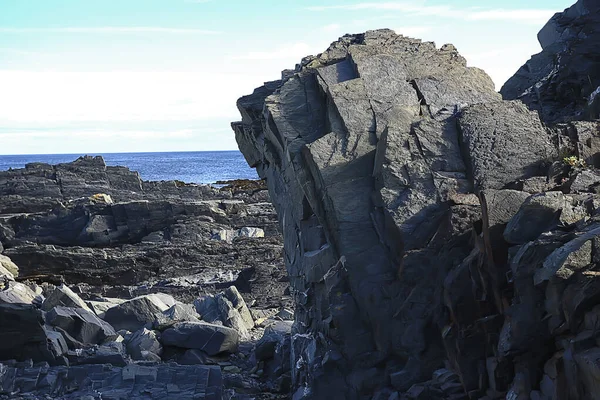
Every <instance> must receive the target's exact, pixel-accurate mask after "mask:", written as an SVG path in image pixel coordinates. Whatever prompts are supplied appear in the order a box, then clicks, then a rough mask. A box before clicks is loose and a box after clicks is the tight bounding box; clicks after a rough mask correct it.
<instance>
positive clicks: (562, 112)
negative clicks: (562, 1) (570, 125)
mask: <svg viewBox="0 0 600 400" xmlns="http://www.w3.org/2000/svg"><path fill="white" fill-rule="evenodd" d="M599 24H600V3H599V2H598V1H597V0H579V1H577V3H576V4H575V5H573V6H572V7H570V8H568V9H567V10H565V11H564V12H562V13H557V14H556V15H554V17H552V19H551V20H550V21H548V23H547V24H546V26H544V28H543V29H542V30H541V31H540V33H539V34H538V40H539V42H540V44H541V45H542V49H543V50H542V52H541V53H539V54H536V55H534V56H533V57H532V58H531V60H529V61H528V62H527V63H526V64H525V65H523V66H522V67H521V69H519V71H518V72H517V73H516V74H515V75H514V76H513V77H512V78H511V79H509V80H508V81H507V82H506V83H505V84H504V86H503V87H502V90H501V91H500V92H501V93H502V96H503V97H504V98H505V99H521V100H522V101H523V102H524V103H525V104H527V105H528V106H529V107H530V108H531V109H533V110H539V111H540V115H541V116H542V119H543V120H544V121H547V122H551V123H554V122H570V121H572V120H589V119H597V118H599V117H600V57H599V56H598V46H600V31H598V25H599Z"/></svg>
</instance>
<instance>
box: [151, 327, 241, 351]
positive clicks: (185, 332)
mask: <svg viewBox="0 0 600 400" xmlns="http://www.w3.org/2000/svg"><path fill="white" fill-rule="evenodd" d="M160 341H161V342H162V344H163V345H167V346H176V347H181V348H184V349H198V350H202V351H203V352H205V353H206V354H208V355H209V356H214V355H216V354H219V353H223V352H228V353H233V352H235V351H236V350H237V347H238V344H239V334H238V333H237V331H235V330H233V329H231V328H227V327H224V326H219V325H213V324H207V323H204V322H179V323H177V324H175V325H173V327H171V328H169V329H167V330H165V331H164V332H163V333H162V335H161V338H160Z"/></svg>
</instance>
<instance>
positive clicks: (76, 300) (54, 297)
mask: <svg viewBox="0 0 600 400" xmlns="http://www.w3.org/2000/svg"><path fill="white" fill-rule="evenodd" d="M58 306H62V307H72V308H83V309H84V310H86V311H89V312H92V310H91V309H90V308H89V307H88V306H87V304H85V302H84V301H83V300H82V299H81V297H79V296H78V295H77V294H75V293H74V292H73V291H72V290H71V289H70V288H69V287H68V286H66V285H60V286H59V287H57V288H55V289H54V290H53V291H52V293H50V295H49V296H48V297H46V300H44V303H43V304H42V310H44V311H50V310H52V309H53V308H54V307H58Z"/></svg>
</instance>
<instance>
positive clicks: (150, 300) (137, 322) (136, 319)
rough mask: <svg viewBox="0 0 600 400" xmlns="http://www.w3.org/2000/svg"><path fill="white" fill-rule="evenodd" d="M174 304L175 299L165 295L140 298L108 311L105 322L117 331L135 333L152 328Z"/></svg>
mask: <svg viewBox="0 0 600 400" xmlns="http://www.w3.org/2000/svg"><path fill="white" fill-rule="evenodd" d="M174 304H175V299H174V298H173V297H171V296H169V295H165V294H150V295H145V296H139V297H136V298H134V299H131V300H128V301H125V302H123V303H121V304H119V305H117V306H115V307H112V308H109V309H108V310H106V312H105V314H104V320H105V321H106V322H108V323H109V324H110V325H112V326H113V327H114V328H115V329H116V330H121V329H126V330H128V331H132V332H135V331H137V330H138V329H141V328H143V327H145V326H147V327H151V326H152V324H153V323H154V321H155V320H156V319H157V318H160V315H162V313H163V312H165V311H166V310H168V309H169V307H171V306H173V305H174Z"/></svg>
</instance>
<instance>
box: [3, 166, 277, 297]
mask: <svg viewBox="0 0 600 400" xmlns="http://www.w3.org/2000/svg"><path fill="white" fill-rule="evenodd" d="M220 232H232V233H235V235H233V236H235V237H233V236H232V237H231V240H219V237H218V235H219V233H220ZM281 242H282V241H281V235H280V233H279V232H278V228H277V218H276V214H275V210H274V209H273V206H272V205H271V203H270V202H269V196H268V193H267V190H266V187H265V186H264V184H262V182H251V181H250V182H246V181H239V182H230V184H229V185H227V186H225V187H222V188H215V187H212V186H209V185H194V184H185V183H183V182H178V181H161V182H147V181H142V180H141V179H140V177H139V175H138V173H137V172H134V171H130V170H129V169H127V168H125V167H111V166H107V165H106V164H105V162H104V160H103V159H102V157H87V156H86V157H80V158H79V159H77V160H76V161H74V162H71V163H65V164H59V165H48V164H43V163H33V164H28V165H27V166H26V167H25V168H22V169H13V170H9V171H0V243H1V244H2V248H1V249H0V250H1V251H3V252H4V254H6V255H8V256H9V257H10V259H12V261H13V262H14V264H13V263H9V262H8V261H10V260H8V259H6V257H5V256H4V255H0V266H1V267H2V271H4V270H8V271H9V272H10V271H11V270H12V273H13V275H14V273H16V272H17V270H16V269H15V268H16V267H15V266H14V265H15V264H16V265H19V267H20V268H21V269H20V271H19V274H20V278H19V279H21V280H23V279H34V280H37V281H38V282H40V281H50V282H54V283H60V282H66V283H68V284H71V285H73V284H83V283H85V284H88V285H91V286H93V287H94V288H96V290H95V292H98V291H100V294H102V295H108V296H110V297H121V296H127V297H133V296H135V295H141V294H146V293H147V292H156V291H161V292H165V291H170V292H172V293H173V294H176V295H179V296H180V297H181V296H182V297H183V298H185V299H186V300H189V301H192V300H193V299H195V298H196V296H197V288H198V287H200V288H201V290H203V291H206V292H211V291H213V289H214V286H215V285H223V286H224V287H228V286H229V285H230V284H232V283H233V282H234V281H236V278H237V276H238V275H239V273H240V272H241V271H245V276H246V278H247V279H245V280H241V281H239V284H240V286H243V288H242V287H240V290H242V291H243V292H245V293H250V292H253V291H254V294H253V295H252V297H251V298H250V299H254V298H256V299H257V301H258V302H260V303H261V304H263V305H265V306H268V305H272V304H275V305H277V304H278V302H279V301H280V300H281V298H282V296H283V292H284V290H285V288H286V286H287V283H286V282H279V280H280V279H281V278H284V276H285V271H284V268H283V265H282V261H281V259H282V257H281V249H282V243H281ZM3 257H4V258H3ZM6 260H8V261H6ZM3 274H4V275H7V274H5V273H3ZM7 276H8V275H7ZM271 277H273V279H271ZM253 278H254V279H253ZM142 283H143V284H145V288H147V290H145V291H139V292H138V290H139V286H140V285H141V284H142ZM257 283H259V285H257ZM263 283H264V284H265V286H264V287H263V286H262V284H263ZM236 284H237V283H236ZM259 287H260V289H259ZM253 288H254V290H253ZM130 291H135V292H133V293H130ZM131 295H133V296H131ZM55 305H56V304H52V305H51V307H53V306H55ZM68 306H71V305H68Z"/></svg>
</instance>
